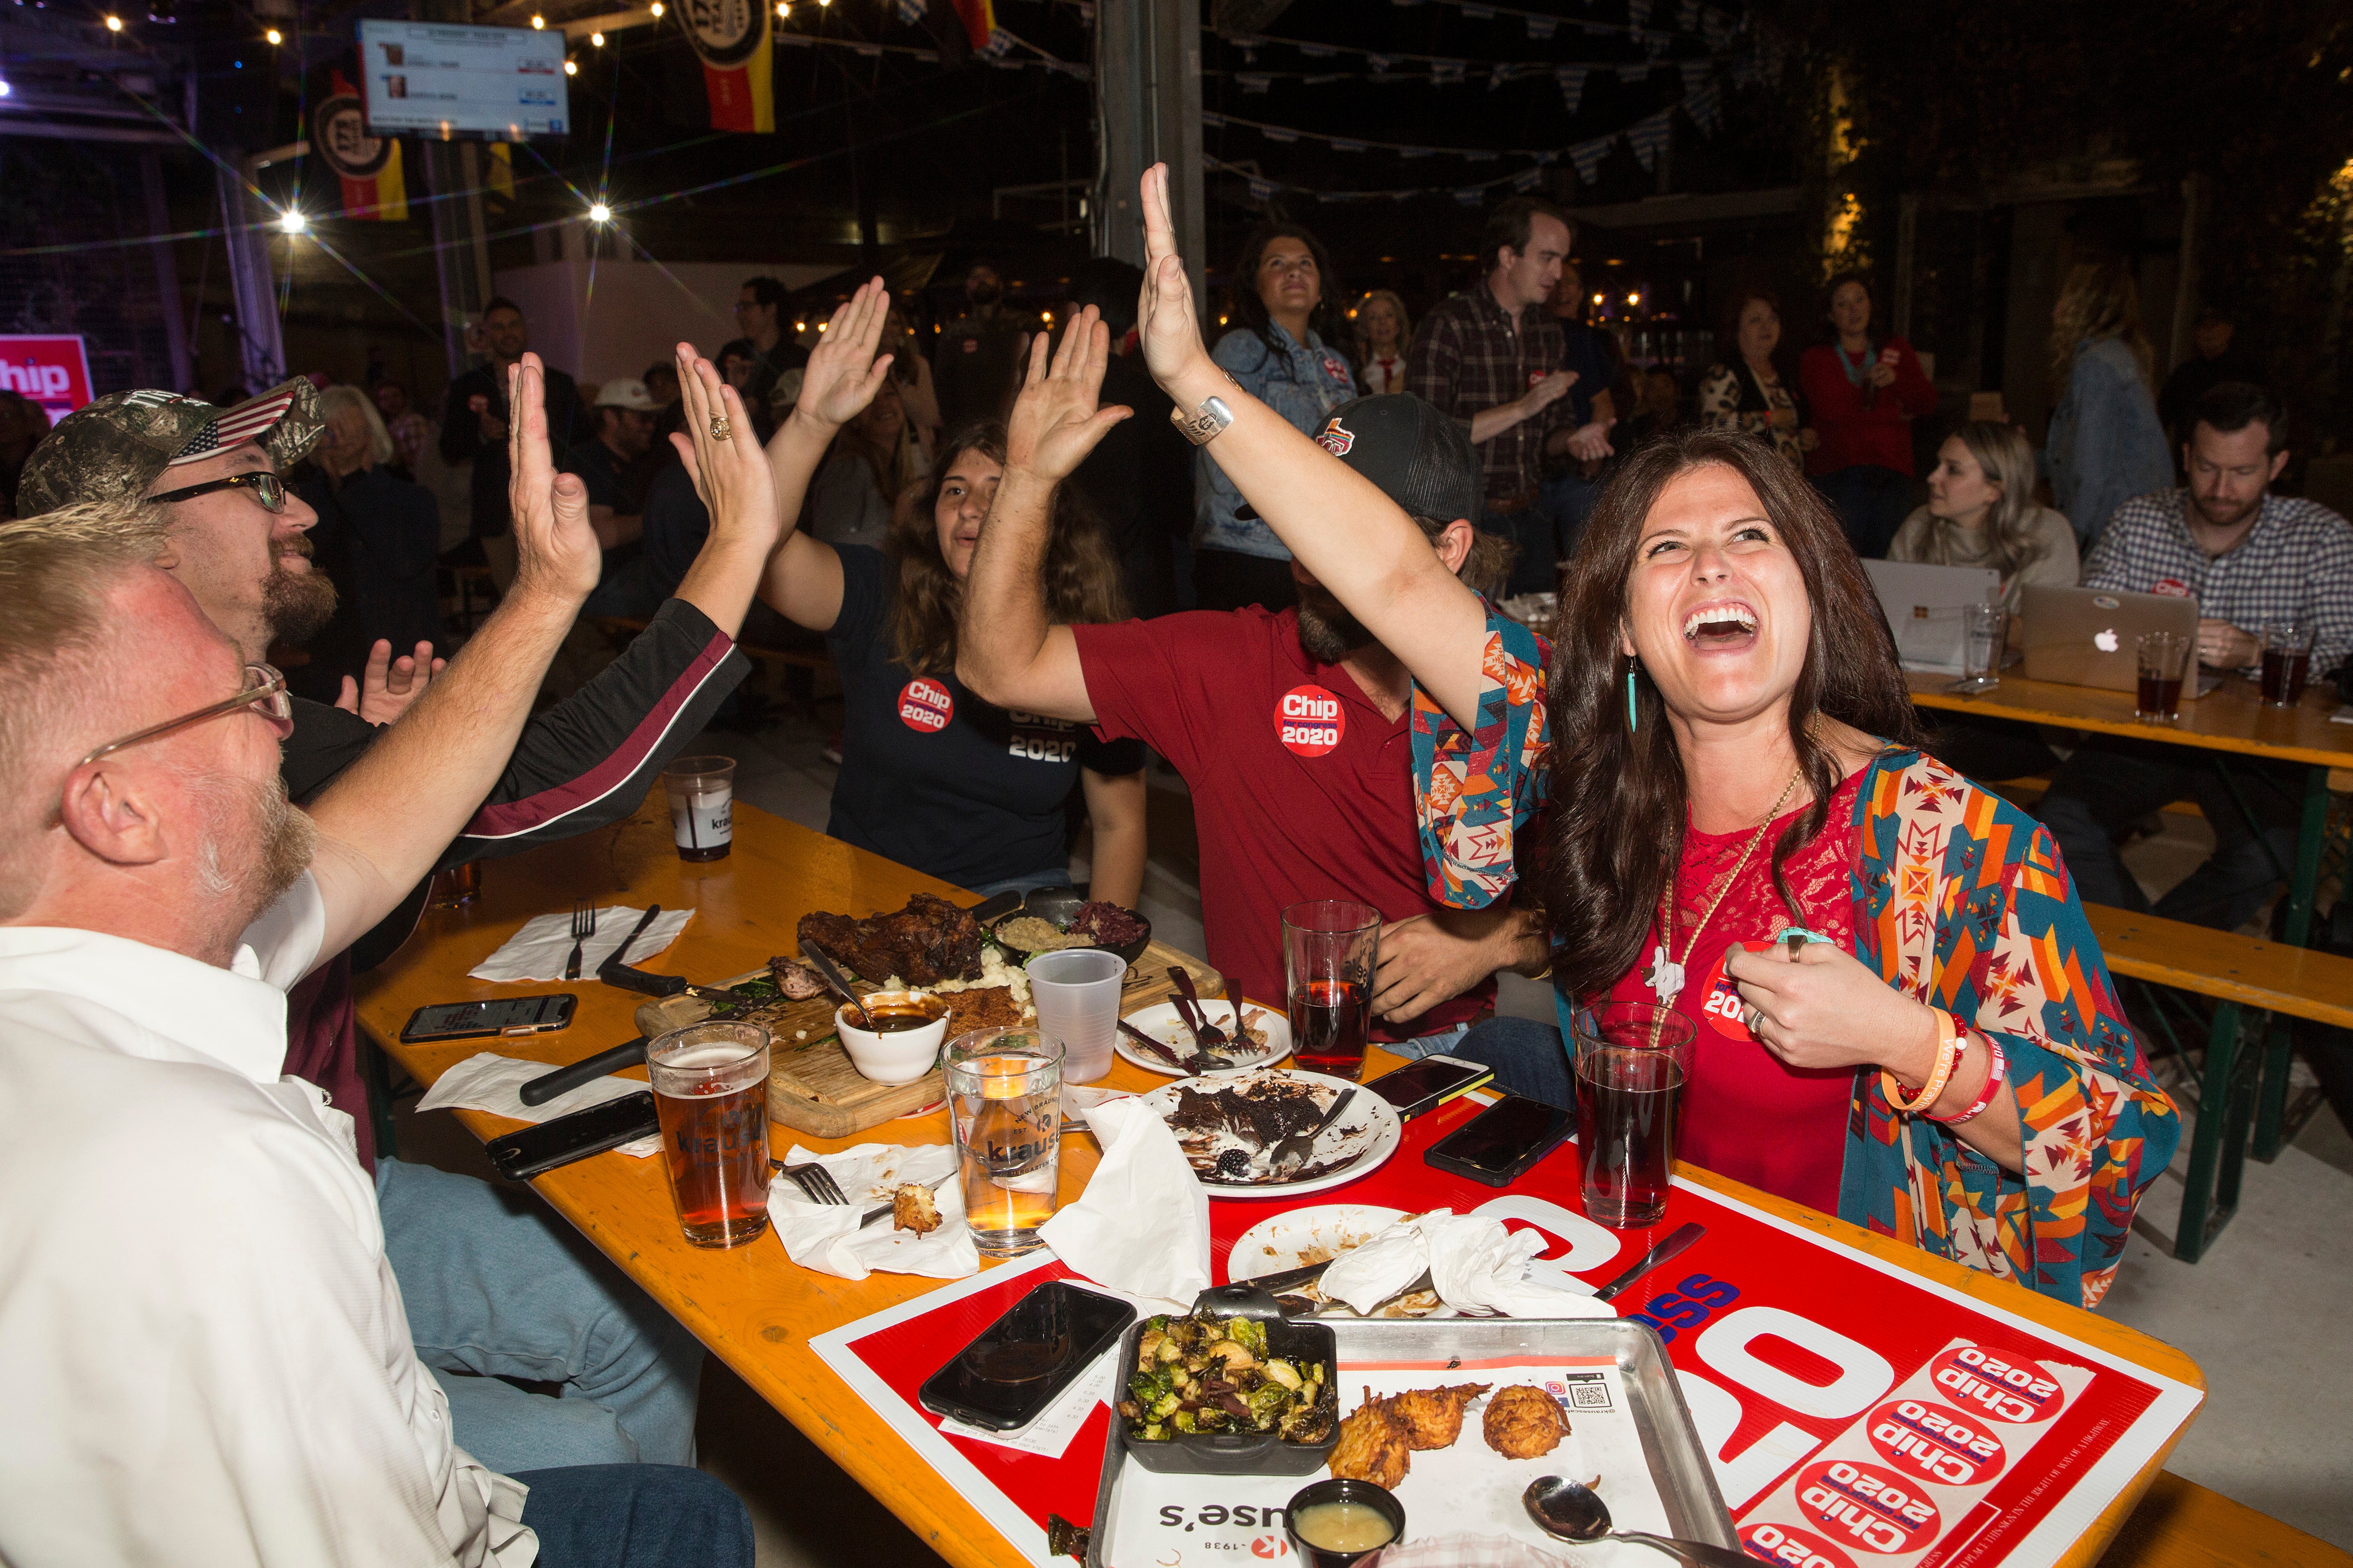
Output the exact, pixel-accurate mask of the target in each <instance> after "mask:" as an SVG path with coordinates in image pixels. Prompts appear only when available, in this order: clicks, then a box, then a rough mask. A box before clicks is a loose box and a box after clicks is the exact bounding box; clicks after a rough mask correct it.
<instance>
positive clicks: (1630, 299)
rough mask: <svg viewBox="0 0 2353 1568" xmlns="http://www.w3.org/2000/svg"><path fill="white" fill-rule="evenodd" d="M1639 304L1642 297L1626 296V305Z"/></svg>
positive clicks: (1635, 295)
mask: <svg viewBox="0 0 2353 1568" xmlns="http://www.w3.org/2000/svg"><path fill="white" fill-rule="evenodd" d="M1641 302H1642V296H1641V295H1640V294H1629V295H1627V296H1626V303H1628V304H1629V305H1639V304H1641Z"/></svg>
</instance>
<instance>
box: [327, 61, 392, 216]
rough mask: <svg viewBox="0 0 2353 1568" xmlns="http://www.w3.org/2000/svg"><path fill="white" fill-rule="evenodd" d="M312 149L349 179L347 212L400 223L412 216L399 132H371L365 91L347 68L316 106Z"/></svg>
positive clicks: (331, 79) (332, 75)
mask: <svg viewBox="0 0 2353 1568" xmlns="http://www.w3.org/2000/svg"><path fill="white" fill-rule="evenodd" d="M311 151H312V152H314V153H318V154H319V156H320V157H322V158H323V159H324V160H326V163H327V167H329V168H331V169H332V170H334V172H335V175H336V177H337V178H338V179H340V180H341V181H342V182H343V216H345V217H356V218H374V219H377V220H379V221H383V222H388V223H397V222H400V221H401V220H403V219H405V218H406V217H407V216H408V182H407V180H406V176H405V175H404V174H403V173H402V170H401V164H400V142H399V140H398V139H397V138H396V137H391V136H375V135H371V134H369V132H368V128H367V114H366V110H365V108H364V105H362V103H361V102H360V95H359V94H358V93H357V92H355V91H354V90H353V88H352V84H351V82H350V80H349V79H347V78H345V77H344V75H343V72H342V71H341V70H331V71H330V72H329V73H328V76H327V90H326V92H325V93H324V94H323V95H322V96H321V97H320V99H319V100H318V102H317V103H316V104H315V105H314V106H313V107H312V109H311Z"/></svg>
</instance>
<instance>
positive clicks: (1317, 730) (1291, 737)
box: [1274, 685, 1348, 757]
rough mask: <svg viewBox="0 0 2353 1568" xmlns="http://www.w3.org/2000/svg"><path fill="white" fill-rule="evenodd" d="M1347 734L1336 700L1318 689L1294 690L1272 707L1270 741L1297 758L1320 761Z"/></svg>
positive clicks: (1341, 712)
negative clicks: (1272, 722) (1272, 719)
mask: <svg viewBox="0 0 2353 1568" xmlns="http://www.w3.org/2000/svg"><path fill="white" fill-rule="evenodd" d="M1347 732H1348V715H1347V714H1346V712H1345V710H1342V708H1341V706H1340V700H1339V699H1338V698H1337V697H1335V696H1334V695H1333V694H1332V693H1331V692H1330V691H1327V690H1325V689H1324V688H1323V687H1321V686H1314V685H1308V686H1294V687H1293V688H1292V689H1290V690H1288V691H1286V692H1284V693H1283V694H1282V697H1280V698H1279V699H1277V700H1276V701H1275V704H1274V737H1275V739H1276V740H1278V741H1281V742H1282V743H1283V746H1284V747H1285V748H1286V749H1288V750H1289V751H1291V752H1293V753H1294V754H1296V755H1298V756H1303V757H1321V756H1324V755H1326V754H1327V753H1329V752H1333V751H1335V750H1337V749H1338V747H1339V744H1340V737H1341V736H1343V735H1345V734H1346V733H1347Z"/></svg>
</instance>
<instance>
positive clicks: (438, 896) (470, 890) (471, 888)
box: [433, 860, 482, 910]
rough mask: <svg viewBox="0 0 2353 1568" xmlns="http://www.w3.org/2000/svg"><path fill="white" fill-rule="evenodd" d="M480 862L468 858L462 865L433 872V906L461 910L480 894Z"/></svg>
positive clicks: (439, 908)
mask: <svg viewBox="0 0 2353 1568" xmlns="http://www.w3.org/2000/svg"><path fill="white" fill-rule="evenodd" d="M481 892H482V863H481V862H480V860H469V861H467V862H466V863H465V864H464V865H462V866H452V867H450V868H448V869H447V870H443V871H436V872H434V873H433V907H434V908H435V909H437V910H462V909H464V908H465V907H466V906H467V905H468V904H470V903H472V902H473V901H474V900H476V899H478V898H480V896H481Z"/></svg>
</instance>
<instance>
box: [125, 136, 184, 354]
mask: <svg viewBox="0 0 2353 1568" xmlns="http://www.w3.org/2000/svg"><path fill="white" fill-rule="evenodd" d="M139 183H140V184H142V185H144V186H145V187H146V195H147V231H148V232H149V233H150V234H153V235H154V236H155V245H154V250H155V293H156V296H157V298H158V299H159V300H160V301H161V303H162V305H163V315H164V350H165V352H166V353H168V354H169V355H170V356H171V360H172V390H173V391H174V392H187V391H189V390H191V389H193V388H194V387H195V384H196V372H195V364H194V363H193V362H191V361H190V359H189V357H188V324H187V321H186V319H185V318H184V317H183V316H182V315H181V314H180V265H179V258H176V257H174V255H173V254H172V242H171V241H170V240H168V239H166V238H164V236H165V235H167V234H169V233H170V232H171V231H172V212H171V208H170V206H169V205H166V203H165V202H164V160H163V158H162V157H161V156H159V155H158V154H156V153H141V154H140V155H139Z"/></svg>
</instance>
